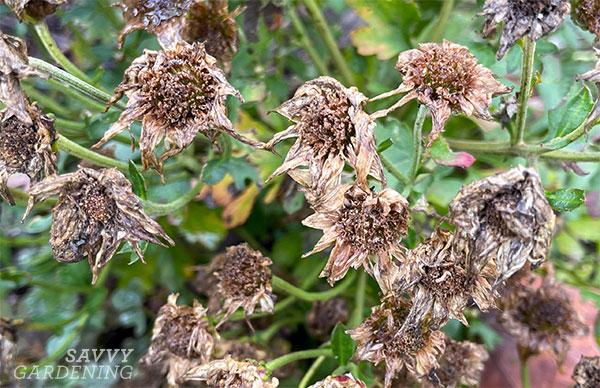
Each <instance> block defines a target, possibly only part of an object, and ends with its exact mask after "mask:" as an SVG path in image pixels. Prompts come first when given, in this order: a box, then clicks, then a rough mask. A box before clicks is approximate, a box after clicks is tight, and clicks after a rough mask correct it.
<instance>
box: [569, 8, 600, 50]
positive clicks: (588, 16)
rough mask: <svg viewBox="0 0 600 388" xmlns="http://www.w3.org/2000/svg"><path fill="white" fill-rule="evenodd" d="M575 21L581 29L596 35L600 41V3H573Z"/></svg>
mask: <svg viewBox="0 0 600 388" xmlns="http://www.w3.org/2000/svg"><path fill="white" fill-rule="evenodd" d="M572 16H573V20H574V21H575V23H577V24H578V25H579V26H580V27H581V28H583V29H586V30H588V31H589V32H591V33H592V34H594V35H596V41H598V39H600V1H598V0H575V1H573V12H572Z"/></svg>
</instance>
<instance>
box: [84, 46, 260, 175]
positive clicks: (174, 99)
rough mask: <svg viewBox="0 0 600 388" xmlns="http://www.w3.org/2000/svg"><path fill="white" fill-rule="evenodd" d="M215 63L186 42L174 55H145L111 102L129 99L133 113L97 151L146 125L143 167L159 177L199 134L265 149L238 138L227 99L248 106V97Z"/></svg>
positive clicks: (113, 128) (129, 110) (106, 136)
mask: <svg viewBox="0 0 600 388" xmlns="http://www.w3.org/2000/svg"><path fill="white" fill-rule="evenodd" d="M215 63H216V60H215V59H214V58H213V57H211V56H210V55H208V54H206V51H205V50H204V46H203V45H202V44H201V43H194V44H192V45H190V44H187V43H185V42H180V43H178V44H177V46H176V47H175V48H174V49H172V50H162V51H149V50H145V52H144V54H143V55H142V56H141V57H139V58H137V59H136V60H134V61H133V63H132V64H131V66H129V68H128V69H127V70H126V72H125V78H124V80H123V81H122V82H121V84H120V85H119V86H118V87H117V89H116V91H115V95H114V96H113V97H112V99H111V103H115V102H116V101H117V100H119V99H120V98H121V97H122V95H123V94H126V95H127V97H128V98H129V100H128V101H127V108H126V109H125V111H124V112H123V113H122V114H121V117H120V118H119V120H118V121H117V122H116V123H114V124H113V125H112V126H111V127H110V128H109V129H108V131H106V133H105V134H104V137H103V138H102V139H101V140H100V141H99V142H98V143H97V144H96V145H95V147H98V146H101V145H102V144H104V143H106V142H107V141H108V140H109V139H111V138H112V137H113V136H115V135H116V134H118V133H120V132H121V131H123V130H124V129H125V128H128V127H129V126H130V125H131V124H132V123H133V122H134V121H136V120H141V122H142V133H141V136H140V149H141V152H142V164H143V166H144V168H148V167H149V166H150V167H152V168H154V169H156V170H157V171H159V172H160V171H161V170H162V165H163V162H164V161H165V160H166V159H167V158H169V157H171V156H173V155H177V154H178V153H179V152H181V151H182V150H183V149H184V148H185V147H187V146H188V145H189V144H190V143H191V142H192V141H193V140H194V137H195V136H196V134H197V133H198V132H200V133H202V134H204V135H206V136H207V137H208V138H209V139H211V140H213V141H214V140H215V138H216V136H217V135H218V134H220V133H225V134H228V135H230V136H232V137H234V138H236V139H238V140H240V141H242V142H245V143H247V144H250V145H253V146H258V145H259V144H260V143H258V142H255V141H253V140H250V139H247V138H245V137H243V136H242V135H240V134H239V133H237V132H236V131H235V129H234V128H233V125H232V124H231V121H229V119H228V118H227V116H226V114H225V113H226V107H225V98H226V97H227V96H228V95H233V96H236V97H237V98H239V99H240V100H242V96H241V95H240V93H239V92H238V91H237V90H236V89H234V88H233V86H231V85H230V84H229V82H227V80H226V79H225V75H224V74H223V71H221V70H220V69H219V68H218V67H216V65H215ZM163 139H164V143H165V149H164V151H163V153H162V154H161V155H160V157H158V158H157V156H156V155H155V154H154V151H155V149H156V148H157V146H158V145H159V144H160V143H161V141H163Z"/></svg>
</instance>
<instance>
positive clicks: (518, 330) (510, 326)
mask: <svg viewBox="0 0 600 388" xmlns="http://www.w3.org/2000/svg"><path fill="white" fill-rule="evenodd" d="M530 277H531V279H535V278H534V275H530ZM501 304H502V305H501V308H502V310H503V311H502V314H501V315H500V317H499V322H500V323H501V324H502V326H503V327H504V328H505V329H506V330H507V331H508V332H509V333H510V334H512V335H514V336H515V337H516V338H517V342H518V345H519V349H520V351H521V353H522V356H523V355H524V356H528V355H533V354H538V353H541V352H544V351H551V352H552V353H554V356H555V357H556V359H557V360H558V362H559V363H562V361H563V360H564V357H565V355H566V353H567V351H568V350H569V342H570V339H571V338H570V337H573V336H582V335H585V334H586V333H587V327H586V326H585V324H584V323H583V322H582V321H581V320H580V318H579V317H578V314H577V311H576V310H575V308H574V307H573V304H572V302H571V300H570V297H569V295H568V294H567V293H566V291H565V290H564V289H563V288H562V287H561V286H560V285H559V284H557V283H556V282H555V281H554V280H553V279H552V278H550V277H546V278H544V280H543V282H541V285H540V286H539V287H537V288H536V287H534V286H533V285H531V284H524V282H521V283H518V284H516V285H513V286H512V287H511V288H510V290H509V292H508V293H507V295H506V296H505V297H504V298H503V299H502V300H501Z"/></svg>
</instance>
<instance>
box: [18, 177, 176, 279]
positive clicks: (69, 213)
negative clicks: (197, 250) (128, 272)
mask: <svg viewBox="0 0 600 388" xmlns="http://www.w3.org/2000/svg"><path fill="white" fill-rule="evenodd" d="M56 194H59V197H58V203H57V204H56V205H55V206H54V208H53V209H52V227H51V229H50V245H51V246H52V253H53V254H54V258H55V259H56V260H57V261H60V262H62V263H74V262H78V261H81V260H83V259H84V258H86V257H87V259H88V263H89V265H90V267H91V269H92V284H93V283H95V282H96V280H97V278H98V274H99V273H100V270H101V269H102V267H104V266H105V265H106V264H107V263H108V262H109V261H110V260H111V258H112V257H113V255H114V254H115V252H116V251H117V249H118V248H119V246H120V245H121V243H122V242H123V241H127V242H128V243H129V244H130V245H131V246H132V248H133V250H134V251H135V252H136V253H137V255H138V256H139V257H140V259H141V260H142V262H143V260H144V259H143V252H142V250H141V249H140V247H139V245H138V242H140V241H149V242H151V243H154V244H159V245H162V246H168V244H170V245H173V244H174V242H173V240H171V238H169V236H167V235H166V233H165V232H164V231H163V230H162V228H161V227H160V225H159V224H158V223H157V222H156V221H154V220H152V219H151V218H150V217H148V216H147V215H146V214H145V213H144V211H143V209H142V203H141V201H140V199H139V198H138V197H136V196H135V194H133V192H132V190H131V183H129V181H128V180H127V178H125V176H124V175H123V174H122V173H121V172H119V171H118V170H117V169H100V170H94V169H90V168H80V169H79V170H77V171H76V172H73V173H69V174H63V175H53V176H50V177H47V178H46V179H44V180H43V181H41V182H39V183H36V184H35V185H33V186H32V187H31V188H30V190H29V204H28V206H27V211H26V215H27V213H29V211H30V210H31V208H32V207H33V205H34V204H35V203H37V202H39V201H44V200H45V199H47V198H48V197H50V196H52V195H56Z"/></svg>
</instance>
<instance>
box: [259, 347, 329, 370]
mask: <svg viewBox="0 0 600 388" xmlns="http://www.w3.org/2000/svg"><path fill="white" fill-rule="evenodd" d="M321 356H324V357H332V356H333V352H332V350H331V349H310V350H300V351H298V352H293V353H289V354H286V355H283V356H281V357H278V358H276V359H274V360H271V361H269V362H267V363H266V365H265V367H266V368H267V370H268V371H269V372H272V371H274V370H275V369H278V368H281V367H282V366H285V365H287V364H289V363H291V362H294V361H298V360H305V359H307V358H316V357H321Z"/></svg>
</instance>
